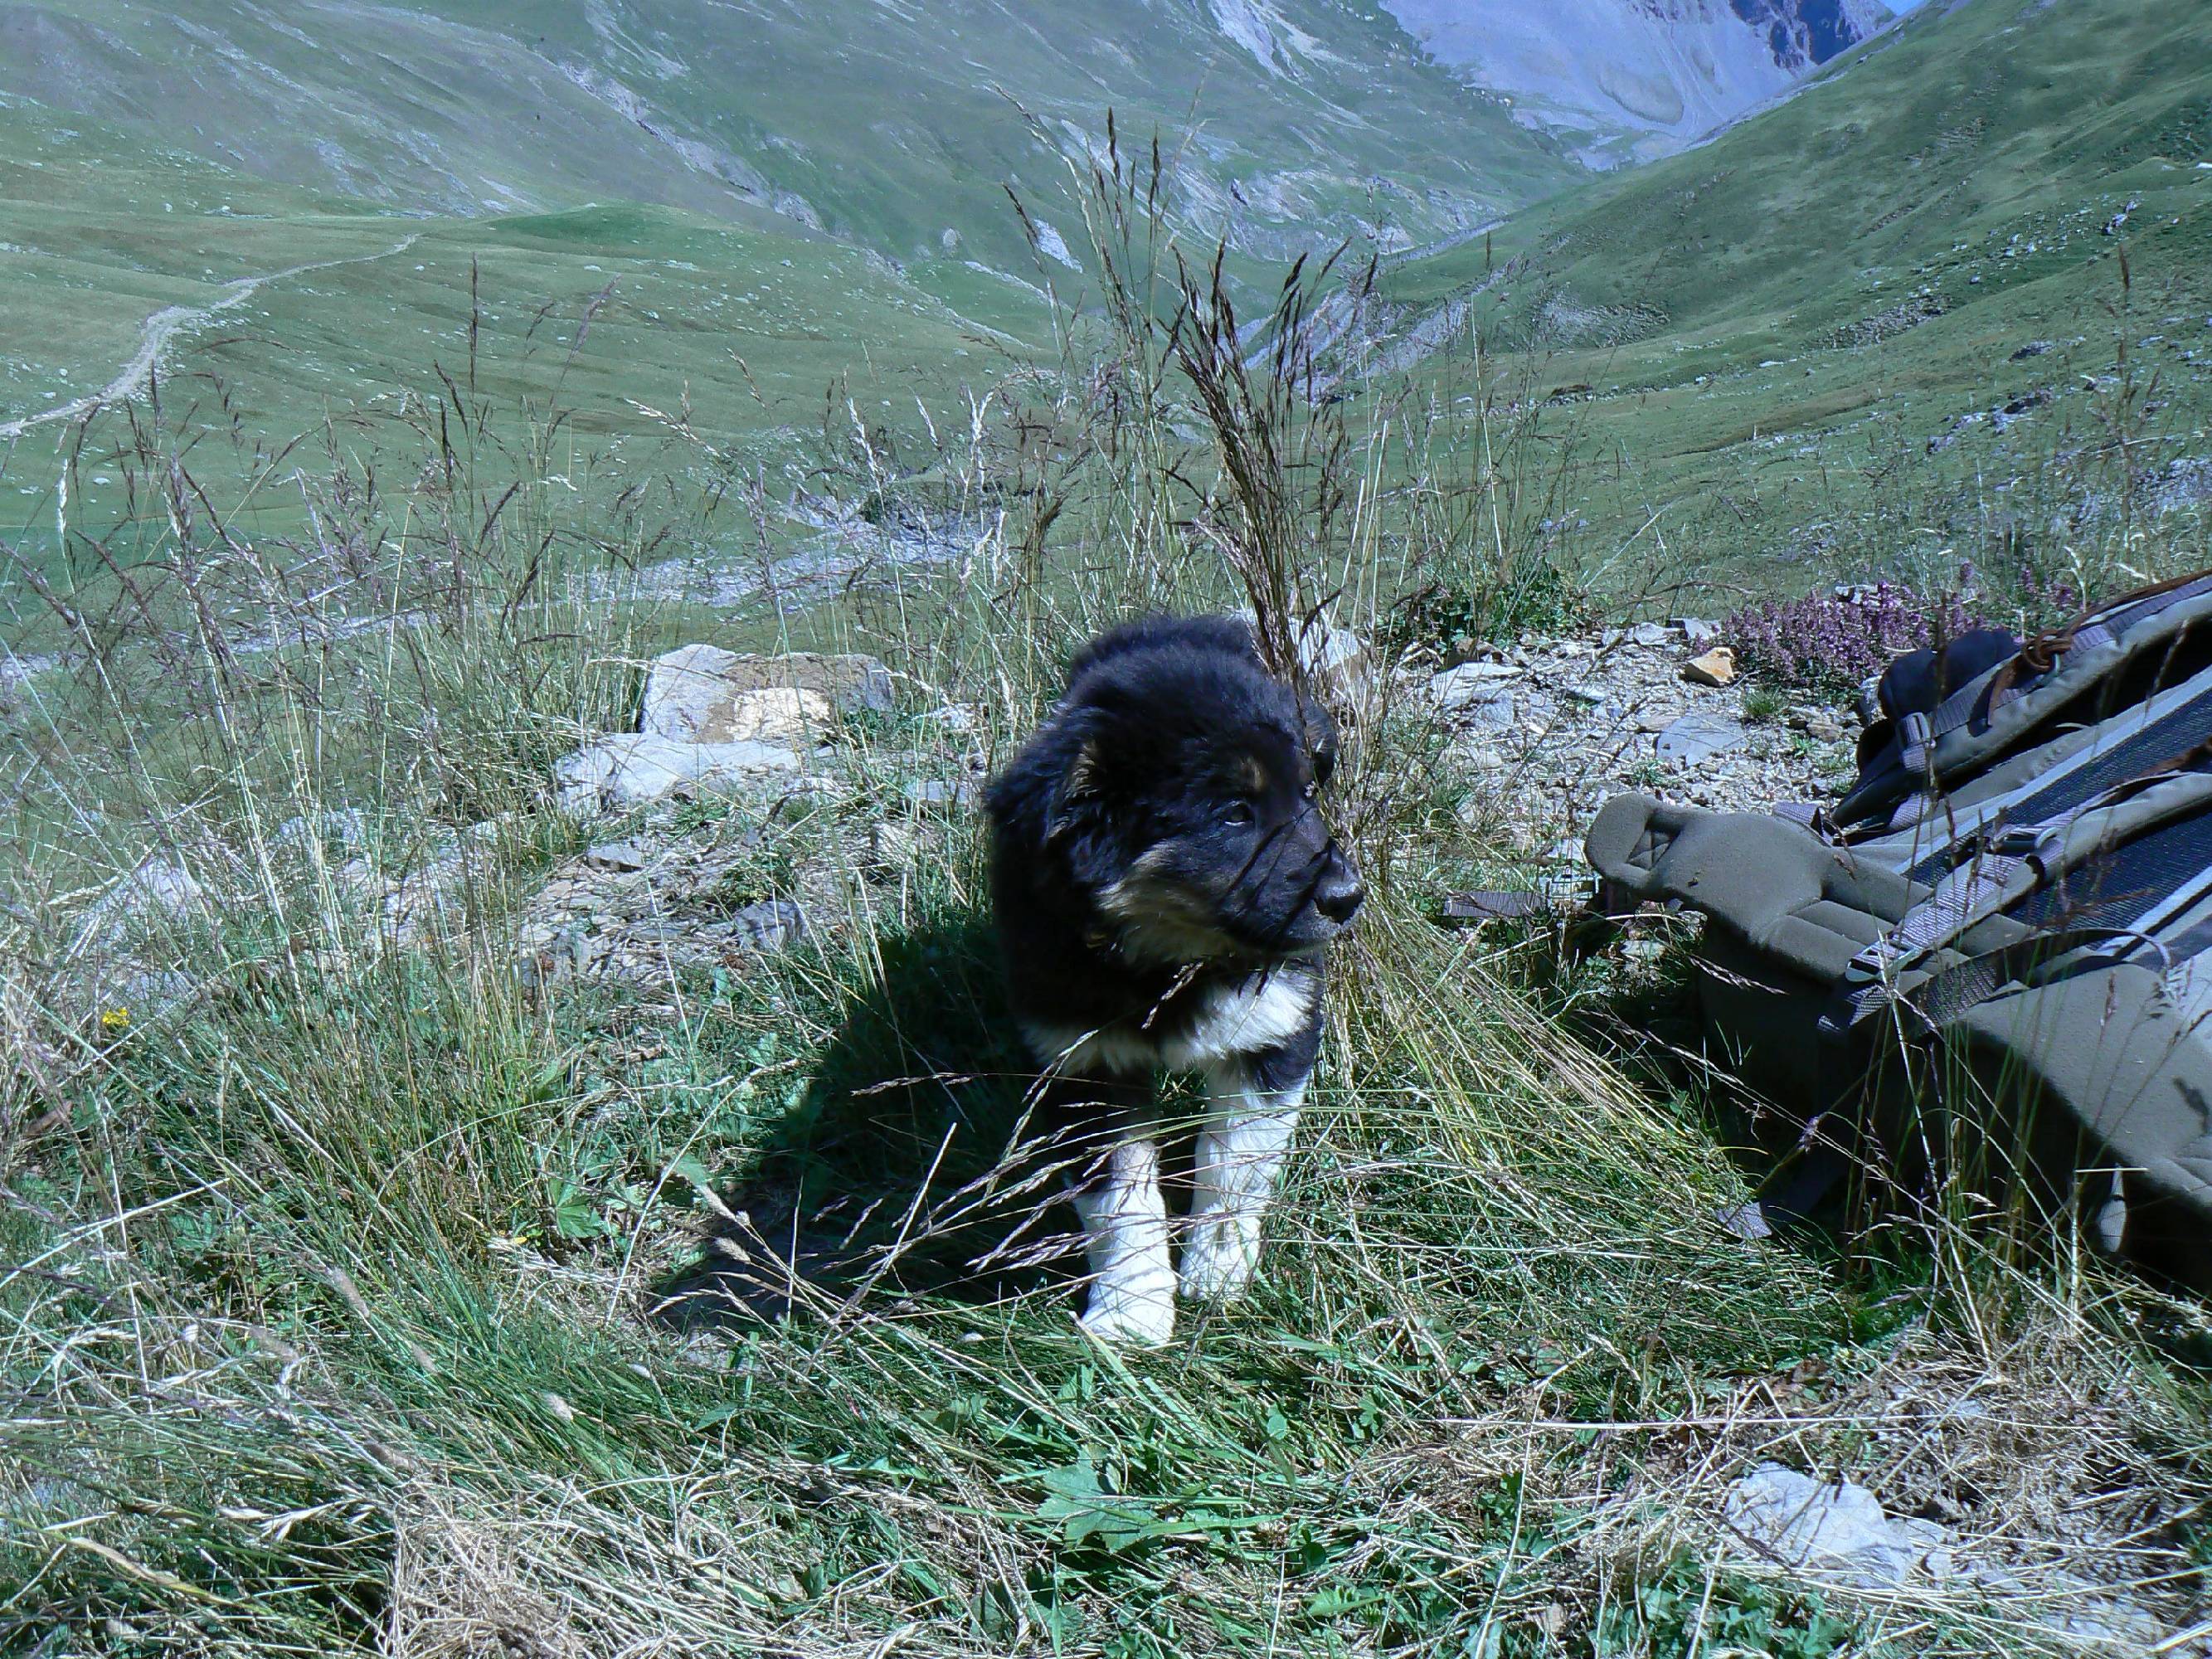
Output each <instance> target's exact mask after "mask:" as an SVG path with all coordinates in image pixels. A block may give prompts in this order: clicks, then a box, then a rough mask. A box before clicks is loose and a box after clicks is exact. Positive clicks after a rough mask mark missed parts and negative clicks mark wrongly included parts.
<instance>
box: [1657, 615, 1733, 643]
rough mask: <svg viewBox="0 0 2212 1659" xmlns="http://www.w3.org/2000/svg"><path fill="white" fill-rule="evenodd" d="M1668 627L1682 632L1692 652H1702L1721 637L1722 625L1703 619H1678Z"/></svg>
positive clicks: (1675, 618)
mask: <svg viewBox="0 0 2212 1659" xmlns="http://www.w3.org/2000/svg"><path fill="white" fill-rule="evenodd" d="M1668 626H1669V627H1672V628H1676V629H1680V630H1681V635H1682V638H1683V640H1684V641H1685V642H1686V643H1687V645H1688V646H1689V647H1690V649H1691V650H1692V651H1702V650H1703V649H1705V647H1707V646H1709V645H1711V644H1712V643H1713V642H1714V641H1716V640H1717V639H1719V638H1720V636H1721V625H1720V624H1719V623H1717V622H1708V621H1706V620H1705V618H1704V617H1674V619H1673V620H1672V621H1671V622H1670V623H1668Z"/></svg>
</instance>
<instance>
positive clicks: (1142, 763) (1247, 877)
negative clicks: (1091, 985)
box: [1045, 653, 1365, 965]
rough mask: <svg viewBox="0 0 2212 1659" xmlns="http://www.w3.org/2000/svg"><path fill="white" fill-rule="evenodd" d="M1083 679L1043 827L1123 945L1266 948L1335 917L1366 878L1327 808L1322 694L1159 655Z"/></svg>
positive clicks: (1167, 949) (1147, 952)
mask: <svg viewBox="0 0 2212 1659" xmlns="http://www.w3.org/2000/svg"><path fill="white" fill-rule="evenodd" d="M1102 676H1103V671H1102ZM1082 690H1083V695H1082V696H1080V697H1079V698H1077V699H1074V700H1073V701H1072V704H1071V706H1069V707H1068V708H1066V709H1065V711H1064V713H1063V714H1062V716H1061V719H1062V721H1063V722H1064V724H1065V727H1066V732H1065V740H1064V742H1063V744H1062V745H1061V754H1062V755H1063V756H1064V757H1065V761H1064V765H1063V767H1062V769H1061V771H1060V775H1059V776H1058V777H1057V779H1056V780H1055V781H1054V784H1053V786H1052V787H1051V790H1050V793H1049V798H1048V802H1047V804H1046V807H1045V841H1046V846H1047V848H1048V849H1049V850H1053V851H1056V852H1058V853H1059V854H1060V855H1061V857H1062V858H1063V859H1064V860H1065V862H1064V865H1063V867H1064V868H1065V869H1066V871H1067V872H1068V873H1069V874H1070V875H1071V876H1072V877H1073V878H1074V879H1075V881H1076V883H1077V884H1078V886H1079V887H1080V888H1081V889H1082V890H1084V891H1085V894H1086V896H1088V898H1089V900H1090V902H1091V906H1092V908H1094V910H1095V911H1096V913H1097V916H1098V918H1099V919H1100V921H1102V922H1103V924H1105V926H1106V927H1107V928H1108V929H1109V931H1110V933H1112V935H1113V937H1114V938H1115V939H1116V941H1117V943H1118V944H1119V945H1120V946H1121V949H1122V950H1123V951H1124V952H1126V953H1127V955H1129V956H1131V957H1136V958H1139V959H1141V960H1147V961H1152V962H1156V963H1164V964H1176V965H1181V964H1187V963H1199V962H1251V961H1258V962H1266V961H1272V960H1279V959H1280V958H1283V957H1293V956H1300V955H1304V954H1308V953H1310V952H1312V951H1316V950H1318V949H1319V948H1320V947H1321V946H1322V945H1325V944H1327V943H1328V940H1330V939H1334V937H1335V936H1336V935H1337V934H1339V933H1342V932H1343V931H1344V929H1345V928H1346V926H1348V925H1349V923H1350V922H1351V921H1352V915H1353V913H1354V912H1355V911H1357V910H1358V908H1359V904H1360V901H1361V900H1362V899H1363V898H1364V896H1365V890H1364V888H1363V887H1362V886H1361V884H1360V881H1359V878H1358V872H1356V871H1355V870H1354V869H1353V867H1352V861H1351V860H1350V859H1349V858H1347V857H1346V854H1344V852H1343V850H1342V849H1341V848H1340V847H1339V846H1338V845H1337V843H1336V841H1335V839H1334V836H1332V835H1331V834H1330V831H1329V828H1328V823H1327V822H1326V821H1325V820H1324V818H1323V817H1322V811H1321V806H1320V796H1321V793H1322V790H1323V788H1325V787H1326V786H1327V785H1328V781H1329V777H1330V775H1331V773H1332V772H1333V771H1334V769H1335V765H1336V728H1335V725H1334V722H1333V721H1332V720H1330V719H1329V717H1328V713H1327V712H1326V711H1325V710H1323V709H1322V707H1321V706H1320V705H1319V704H1318V703H1316V702H1313V701H1312V700H1311V699H1310V698H1302V697H1300V696H1297V694H1295V693H1294V692H1292V691H1291V690H1289V689H1288V688H1287V687H1285V686H1283V685H1281V684H1278V683H1277V682H1276V681H1274V680H1273V679H1270V678H1267V675H1266V674H1265V673H1264V672H1262V671H1261V669H1260V667H1259V665H1258V663H1257V662H1256V661H1255V660H1251V659H1219V658H1216V659H1210V660H1209V659H1203V658H1201V659H1197V660H1188V659H1182V658H1179V657H1177V656H1176V655H1175V654H1174V653H1155V654H1152V655H1144V654H1139V655H1137V656H1133V657H1132V658H1130V659H1127V660H1126V661H1124V662H1123V663H1121V665H1120V667H1119V669H1118V671H1115V673H1113V674H1112V676H1111V677H1110V679H1109V680H1108V681H1107V683H1105V684H1091V683H1085V684H1083V686H1082Z"/></svg>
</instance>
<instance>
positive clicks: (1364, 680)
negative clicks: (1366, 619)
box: [1237, 605, 1374, 703]
mask: <svg viewBox="0 0 2212 1659" xmlns="http://www.w3.org/2000/svg"><path fill="white" fill-rule="evenodd" d="M1237 617H1238V619H1239V620H1240V621H1242V622H1243V624H1244V625H1245V627H1247V628H1249V629H1252V630H1253V631H1254V632H1255V634H1256V633H1257V632H1258V631H1259V619H1258V617H1256V616H1255V614H1254V612H1253V611H1252V610H1251V608H1250V607H1249V605H1248V606H1247V607H1246V608H1245V609H1244V610H1243V611H1238V612H1237ZM1292 644H1293V645H1294V646H1295V647H1297V653H1298V661H1299V664H1300V665H1301V666H1303V667H1304V670H1305V671H1306V672H1307V673H1309V674H1310V675H1312V676H1313V677H1314V678H1316V679H1317V680H1319V681H1321V682H1322V684H1325V685H1327V686H1328V688H1329V689H1330V690H1333V691H1334V692H1335V693H1336V694H1337V695H1338V696H1340V697H1342V698H1344V699H1345V700H1346V701H1347V702H1353V703H1358V702H1360V701H1361V700H1362V699H1364V697H1365V696H1367V694H1368V693H1369V691H1370V690H1371V689H1372V688H1371V681H1372V679H1373V677H1374V674H1373V671H1374V665H1373V664H1372V662H1370V659H1369V658H1368V654H1367V642H1366V641H1364V640H1362V639H1361V638H1360V637H1359V635H1357V634H1355V633H1353V632H1352V630H1351V629H1348V628H1339V627H1338V626H1337V625H1336V624H1335V623H1333V622H1331V621H1329V620H1328V618H1327V617H1322V616H1321V615H1319V614H1316V615H1314V616H1311V617H1307V618H1306V620H1305V622H1304V623H1303V624H1302V625H1301V626H1300V627H1299V629H1298V631H1297V639H1296V640H1294V641H1292Z"/></svg>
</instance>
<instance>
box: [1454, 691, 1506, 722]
mask: <svg viewBox="0 0 2212 1659" xmlns="http://www.w3.org/2000/svg"><path fill="white" fill-rule="evenodd" d="M1459 714H1460V716H1461V718H1462V719H1463V720H1466V721H1467V723H1468V725H1470V726H1479V727H1480V728H1481V729H1483V730H1484V731H1488V732H1510V731H1511V730H1512V729H1513V725H1514V722H1515V721H1516V720H1518V719H1519V718H1520V714H1519V710H1518V708H1517V706H1516V702H1515V700H1514V696H1513V694H1512V693H1511V692H1510V691H1505V690H1488V691H1485V692H1483V693H1482V694H1480V696H1475V697H1473V698H1471V699H1469V700H1468V702H1464V703H1462V704H1461V705H1460V707H1459Z"/></svg>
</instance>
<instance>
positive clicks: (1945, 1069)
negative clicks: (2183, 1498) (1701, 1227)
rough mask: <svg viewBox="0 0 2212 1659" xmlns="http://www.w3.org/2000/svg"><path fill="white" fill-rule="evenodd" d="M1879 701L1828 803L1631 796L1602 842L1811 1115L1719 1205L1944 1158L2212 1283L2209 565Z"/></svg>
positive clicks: (1716, 1012) (1926, 672)
mask: <svg viewBox="0 0 2212 1659" xmlns="http://www.w3.org/2000/svg"><path fill="white" fill-rule="evenodd" d="M1870 703H1871V706H1869V707H1868V708H1866V709H1865V711H1864V712H1865V713H1866V714H1867V715H1868V716H1869V717H1870V719H1869V725H1868V727H1867V729H1866V732H1865V734H1864V736H1863V738H1862V739H1861V742H1860V746H1859V774H1858V778H1857V782H1856V784H1855V785H1854V786H1853V787H1852V788H1851V790H1850V793H1848V794H1846V795H1845V796H1844V799H1842V800H1841V801H1840V802H1838V803H1837V804H1836V805H1833V806H1832V807H1830V808H1828V809H1826V810H1825V811H1819V810H1814V809H1810V808H1805V807H1794V806H1783V807H1779V808H1778V809H1776V811H1773V812H1772V813H1769V814H1759V813H1719V812H1709V811H1699V810H1697V809H1694V808H1690V807H1685V806H1677V805H1668V804H1665V803H1662V802H1660V801H1657V800H1654V799H1650V798H1649V797H1647V796H1644V795H1640V794H1622V795H1617V796H1615V797H1613V799H1611V800H1609V801H1608V802H1607V804H1606V805H1605V807H1604V808H1603V810H1602V811H1601V812H1600V813H1599V814H1598V817H1597V819H1596V822H1595V823H1594V824H1593V825H1592V827H1591V829H1590V831H1589V838H1588V841H1587V842H1586V844H1585V851H1586V853H1587V854H1588V856H1589V861H1590V863H1591V865H1592V866H1594V867H1595V870H1596V872H1597V873H1598V876H1599V878H1600V881H1601V890H1602V891H1603V893H1604V894H1605V896H1606V898H1607V902H1608V907H1609V908H1613V909H1616V910H1618V909H1622V908H1634V907H1635V905H1636V904H1637V903H1638V902H1655V901H1656V902H1662V903H1665V904H1668V905H1671V906H1674V907H1676V908H1687V909H1690V910H1693V911H1695V912H1698V913H1699V914H1701V915H1703V916H1704V918H1705V927H1704V931H1703V933H1702V935H1701V936H1700V938H1699V943H1698V945H1697V946H1696V951H1695V966H1696V975H1695V978H1696V981H1697V989H1698V995H1699V1002H1700V1005H1701V1007H1702V1012H1703V1014H1704V1018H1705V1024H1706V1028H1707V1030H1708V1033H1709V1036H1711V1037H1712V1038H1713V1039H1715V1040H1716V1041H1717V1043H1718V1044H1719V1045H1720V1046H1721V1048H1723V1051H1724V1053H1725V1055H1726V1057H1727V1058H1728V1059H1729V1061H1730V1062H1731V1063H1732V1064H1733V1065H1735V1066H1736V1067H1737V1068H1738V1069H1740V1070H1741V1072H1742V1073H1743V1074H1744V1075H1745V1076H1746V1078H1747V1080H1748V1081H1750V1082H1752V1083H1753V1085H1755V1086H1758V1087H1759V1088H1760V1089H1761V1090H1763V1091H1764V1092H1765V1093H1766V1094H1767V1095H1768V1096H1769V1097H1771V1099H1773V1100H1775V1101H1776V1102H1777V1103H1780V1104H1782V1105H1784V1107H1785V1108H1790V1109H1794V1111H1795V1113H1796V1115H1798V1116H1799V1117H1800V1118H1801V1120H1802V1122H1803V1124H1804V1125H1805V1126H1806V1127H1805V1133H1804V1136H1803V1138H1802V1140H1801V1143H1800V1146H1799V1155H1798V1156H1796V1158H1795V1159H1794V1161H1793V1162H1792V1163H1791V1164H1787V1165H1785V1166H1784V1170H1783V1171H1782V1172H1780V1173H1779V1174H1778V1176H1776V1177H1775V1178H1774V1179H1772V1180H1771V1181H1770V1182H1768V1184H1767V1186H1766V1187H1765V1188H1763V1189H1762V1191H1761V1193H1760V1195H1759V1200H1758V1201H1757V1202H1755V1203H1753V1205H1751V1206H1747V1208H1746V1209H1744V1210H1743V1211H1741V1212H1735V1215H1734V1216H1732V1217H1731V1218H1730V1219H1731V1220H1732V1222H1733V1223H1734V1224H1735V1225H1736V1226H1737V1227H1738V1229H1739V1231H1744V1232H1747V1233H1749V1234H1753V1235H1763V1234H1764V1233H1765V1232H1766V1231H1771V1228H1773V1227H1774V1226H1776V1225H1786V1224H1788V1223H1790V1222H1792V1221H1796V1220H1801V1219H1802V1218H1803V1217H1804V1216H1805V1214H1806V1213H1807V1212H1809V1211H1810V1210H1811V1209H1812V1207H1813V1206H1814V1205H1815V1204H1816V1203H1818V1202H1819V1201H1820V1200H1821V1199H1822V1198H1823V1197H1824V1196H1825V1195H1826V1193H1827V1191H1828V1190H1829V1189H1830V1188H1832V1186H1833V1185H1835V1184H1836V1182H1838V1179H1839V1178H1841V1176H1843V1175H1844V1174H1845V1173H1846V1172H1852V1173H1857V1174H1860V1175H1863V1176H1867V1177H1869V1179H1870V1184H1871V1186H1872V1187H1873V1188H1877V1189H1879V1190H1880V1191H1882V1192H1886V1193H1887V1194H1888V1195H1889V1196H1890V1197H1891V1198H1892V1199H1893V1200H1894V1199H1898V1198H1903V1199H1904V1200H1906V1201H1908V1202H1909V1201H1911V1200H1914V1199H1915V1198H1916V1197H1919V1198H1925V1197H1927V1196H1928V1195H1929V1194H1932V1193H1933V1192H1934V1191H1935V1190H1936V1185H1937V1182H1936V1176H1937V1174H1938V1172H1939V1170H1940V1171H1946V1172H1954V1173H1955V1174H1956V1175H1957V1176H1959V1177H1960V1180H1957V1181H1954V1182H1953V1183H1952V1190H1953V1191H1954V1193H1956V1192H1958V1191H1960V1190H1961V1189H1962V1188H1963V1189H1964V1190H1966V1191H1971V1192H1976V1193H1980V1194H1984V1196H1989V1197H1993V1198H1994V1197H1997V1196H2000V1195H2007V1196H2016V1195H2019V1194H2026V1195H2027V1196H2028V1197H2029V1198H2030V1199H2031V1200H2033V1202H2034V1203H2035V1204H2036V1205H2037V1206H2039V1209H2040V1212H2041V1213H2042V1214H2043V1215H2045V1217H2048V1218H2056V1219H2063V1220H2070V1222H2071V1224H2072V1225H2075V1226H2076V1227H2078V1228H2079V1229H2080V1231H2081V1233H2082V1234H2083V1235H2084V1236H2086V1237H2087V1238H2088V1239H2089V1240H2090V1241H2091V1242H2093V1243H2096V1244H2098V1245H2099V1246H2100V1247H2102V1248H2103V1249H2107V1250H2109V1251H2111V1252H2112V1253H2114V1254H2118V1255H2124V1256H2127V1257H2129V1258H2130V1259H2133V1260H2135V1261H2138V1262H2140V1263H2142V1264H2144V1265H2147V1266H2148V1267H2153V1268H2154V1269H2155V1270H2157V1271H2159V1272H2160V1273H2164V1274H2166V1275H2168V1276H2171V1277H2174V1278H2177V1279H2181V1280H2183V1281H2184V1282H2185V1283H2188V1284H2191V1285H2195V1286H2196V1287H2197V1288H2199V1289H2202V1290H2212V1042H2208V1040H2207V1039H2208V1036H2212V1028H2208V1024H2207V1021H2208V1017H2212V572H2208V573H2205V574H2199V575H2196V576H2193V577H2189V578H2185V579H2182V580H2178V581H2174V582H2169V583H2164V584H2161V585H2160V586H2156V587H2151V588H2146V589H2144V590H2142V591H2141V592H2135V593H2131V594H2129V595H2127V596H2126V597H2125V598H2123V599H2118V600H2116V601H2113V602H2112V603H2110V604H2107V605H2102V606H2100V607H2099V608H2097V609H2095V610H2093V611H2088V612H2087V613H2085V614H2083V615H2082V616H2081V617H2077V618H2075V620H2074V621H2073V622H2072V623H2069V624H2067V625H2066V626H2065V627H2063V628H2061V629H2056V630H2054V631H2052V632H2050V633H2047V634H2044V635H2038V636H2036V637H2035V638H2033V639H2031V640H2029V641H2027V642H2025V643H2021V642H2019V641H2014V640H2012V639H2011V638H2010V637H2009V636H2007V635H1996V634H1978V635H1968V636H1966V637H1964V638H1962V639H1960V640H1958V641H1954V642H1952V643H1951V645H1949V646H1948V647H1946V648H1945V649H1944V650H1943V651H1942V652H1941V653H1915V654H1914V655H1913V656H1912V657H1910V658H1906V659H1900V660H1899V662H1898V663H1896V664H1895V665H1893V666H1892V668H1891V669H1890V671H1888V672H1887V674H1885V675H1884V676H1883V678H1882V681H1881V687H1880V689H1879V690H1878V692H1877V693H1876V694H1875V696H1874V697H1873V698H1872V699H1871V700H1870Z"/></svg>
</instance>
